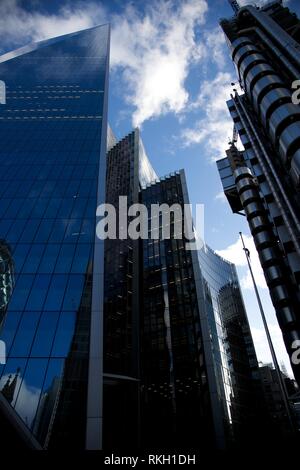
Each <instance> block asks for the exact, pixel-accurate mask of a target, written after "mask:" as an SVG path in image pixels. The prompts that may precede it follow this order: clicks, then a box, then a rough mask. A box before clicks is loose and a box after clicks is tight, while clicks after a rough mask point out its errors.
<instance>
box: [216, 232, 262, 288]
mask: <svg viewBox="0 0 300 470" xmlns="http://www.w3.org/2000/svg"><path fill="white" fill-rule="evenodd" d="M243 238H244V242H245V245H246V247H247V248H248V250H249V251H250V260H251V266H252V270H253V274H254V277H255V281H256V284H257V285H258V287H260V288H261V289H267V288H268V287H267V284H266V280H265V277H264V274H263V270H262V268H261V265H260V261H259V257H258V254H257V251H256V247H255V244H254V241H253V238H252V237H251V236H248V235H244V237H243ZM216 251H217V253H218V255H220V256H222V257H223V258H225V259H227V260H228V261H231V262H232V263H234V264H235V265H236V266H238V267H247V260H246V257H245V253H244V251H243V247H242V242H241V240H240V238H238V239H237V241H236V242H235V243H233V244H232V245H230V246H228V247H227V248H225V249H224V250H216ZM241 286H242V288H244V289H253V284H252V280H251V275H250V272H249V270H248V268H247V271H246V273H245V274H244V276H243V277H242V278H241Z"/></svg>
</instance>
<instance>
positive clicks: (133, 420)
mask: <svg viewBox="0 0 300 470" xmlns="http://www.w3.org/2000/svg"><path fill="white" fill-rule="evenodd" d="M109 36H110V32H109V26H107V25H104V26H99V27H95V28H92V29H89V30H85V31H81V32H77V33H73V34H69V35H66V36H62V37H59V38H54V39H51V40H48V41H43V42H41V43H38V44H35V45H32V46H28V47H26V48H23V49H21V50H18V51H15V52H13V53H10V54H6V55H5V56H2V57H1V58H0V79H2V80H4V81H5V84H6V105H4V106H2V107H1V108H0V113H1V114H0V138H1V146H0V166H1V168H0V178H1V185H0V325H1V326H0V328H1V330H0V340H1V341H4V342H5V343H6V346H7V362H6V364H3V365H1V366H0V422H1V424H2V426H1V428H0V429H1V439H2V444H3V443H5V442H7V441H10V442H8V443H16V442H17V441H18V442H19V441H22V442H23V445H27V446H29V447H31V448H36V449H49V450H55V449H61V448H62V449H68V448H69V449H76V450H80V449H101V448H103V447H104V448H105V449H122V448H126V449H128V448H138V447H140V448H141V447H142V448H145V447H150V446H152V447H156V448H164V447H174V446H177V447H185V448H187V447H193V448H195V449H198V448H199V449H206V448H207V447H210V448H211V447H212V448H217V447H219V448H224V447H226V446H229V445H233V444H236V443H238V442H239V441H240V440H242V439H243V436H244V435H246V433H244V430H245V428H246V427H248V430H252V425H253V416H254V415H255V417H256V419H257V420H256V425H257V426H259V423H260V416H259V414H258V413H257V403H258V402H259V398H258V395H259V392H258V391H257V389H256V376H255V372H256V367H257V362H256V357H255V352H254V348H253V343H252V339H251V334H250V330H249V326H248V323H247V318H246V313H245V310H244V306H243V302H242V298H241V293H240V290H239V285H238V281H237V277H236V272H235V268H234V267H233V266H232V265H231V264H229V263H227V262H226V261H224V260H222V259H221V258H220V257H218V256H217V255H216V254H215V253H214V252H213V251H212V250H210V249H209V248H208V247H204V248H203V250H202V251H201V252H199V253H198V252H197V251H194V250H189V249H188V246H187V243H186V240H185V239H184V238H183V239H176V238H175V237H174V230H173V229H174V224H175V223H176V222H177V220H176V217H174V216H173V215H171V219H170V227H171V234H170V237H169V238H163V237H161V236H160V237H158V239H156V238H154V237H152V232H150V233H149V234H148V235H149V237H148V238H147V239H131V238H128V237H127V229H128V224H129V223H130V221H131V220H132V218H133V217H131V216H130V215H129V216H128V219H127V220H125V222H124V221H123V222H122V221H121V222H120V223H119V225H118V226H117V238H116V239H109V238H108V239H106V240H100V239H99V238H98V237H97V236H96V209H97V207H98V206H99V205H100V204H101V203H104V202H106V203H109V204H112V205H113V207H114V208H115V209H116V210H117V211H118V210H119V209H121V214H123V215H124V214H125V213H127V211H128V209H129V207H131V206H132V204H136V203H143V204H144V205H145V206H146V207H147V208H148V209H150V208H151V205H152V204H167V205H169V206H172V205H173V204H179V205H180V206H181V207H183V205H184V204H188V202H189V201H188V191H187V185H186V181H185V175H184V172H183V171H180V172H176V173H174V174H172V175H170V176H168V177H166V178H160V179H159V178H158V177H157V175H156V173H155V171H154V170H153V168H152V166H151V164H150V162H149V160H148V157H147V155H146V152H145V149H144V146H143V143H142V140H141V138H140V134H139V130H138V129H136V130H134V131H133V132H132V133H130V134H129V135H128V136H126V137H124V139H122V140H120V141H119V142H116V139H115V137H114V135H113V133H112V131H111V129H110V128H109V126H108V125H107V87H108V61H109ZM120 197H122V198H123V199H119V198H120ZM124 197H127V200H126V201H125V202H124ZM150 213H151V211H150ZM183 216H184V214H183V215H182V216H181V217H182V218H181V219H180V221H179V222H180V223H182V224H183V222H184V217H183ZM151 218H152V213H151V216H150V218H149V219H148V221H149V220H151ZM160 220H161V219H159V221H160ZM124 230H125V232H126V234H125V237H124V236H123V235H122V233H123V231H124ZM13 434H15V436H17V437H14V438H13V442H12V438H11V435H13Z"/></svg>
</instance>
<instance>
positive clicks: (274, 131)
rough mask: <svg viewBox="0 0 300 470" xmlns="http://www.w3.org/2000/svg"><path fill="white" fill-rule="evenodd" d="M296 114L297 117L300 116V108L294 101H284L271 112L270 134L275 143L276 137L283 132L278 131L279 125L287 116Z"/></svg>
mask: <svg viewBox="0 0 300 470" xmlns="http://www.w3.org/2000/svg"><path fill="white" fill-rule="evenodd" d="M293 116H294V118H295V119H297V118H298V120H299V117H300V108H299V107H298V106H295V105H294V104H292V103H284V104H283V105H281V106H279V108H277V109H276V110H275V111H274V113H272V114H271V117H270V121H269V122H270V124H269V129H270V136H271V139H272V141H273V143H275V141H276V138H277V137H280V134H281V133H282V132H283V130H284V129H283V130H282V131H281V132H279V131H278V126H280V124H281V123H282V122H283V121H284V120H285V119H287V118H289V117H290V118H291V120H292V117H293Z"/></svg>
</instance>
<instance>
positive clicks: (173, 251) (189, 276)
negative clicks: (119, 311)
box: [141, 170, 266, 449]
mask: <svg viewBox="0 0 300 470" xmlns="http://www.w3.org/2000/svg"><path fill="white" fill-rule="evenodd" d="M141 201H142V202H143V203H144V204H145V205H146V206H147V207H148V210H149V211H150V208H151V204H163V203H165V204H168V206H172V205H173V204H179V205H181V206H182V207H183V205H184V204H188V203H189V199H188V191H187V185H186V180H185V175H184V171H183V170H181V171H180V172H177V173H175V174H172V175H170V176H167V177H165V178H161V179H160V180H158V181H154V182H152V184H150V185H149V184H148V185H147V186H146V188H144V189H142V191H141ZM183 222H184V221H183V220H182V223H183ZM175 223H176V214H175V213H174V215H173V216H172V214H171V219H170V226H171V236H170V239H163V238H162V237H161V236H160V237H159V239H155V238H154V237H152V236H151V233H152V232H151V227H150V228H149V230H150V232H149V237H148V239H146V240H143V256H142V263H143V268H142V269H143V281H142V286H141V292H142V307H141V312H142V319H141V331H142V336H141V382H142V430H143V432H144V439H145V442H146V443H147V444H148V445H149V446H151V445H152V446H154V447H155V446H159V445H160V444H162V443H163V445H165V446H171V447H172V446H174V445H175V446H182V447H192V448H197V447H199V448H202V449H204V448H207V447H210V448H211V447H218V448H228V447H230V446H236V445H239V444H240V445H245V443H246V442H247V440H248V439H249V438H251V439H253V435H254V434H255V435H256V438H258V435H259V432H260V431H259V426H261V429H263V427H264V426H265V425H266V422H265V418H264V414H263V413H262V393H261V389H260V384H259V378H258V364H257V359H256V353H255V349H254V345H253V340H252V336H251V332H250V327H249V324H248V319H247V315H246V311H245V307H244V304H243V300H242V295H241V291H240V287H239V283H238V278H237V274H236V269H235V266H234V265H232V264H231V263H229V262H227V261H225V260H224V259H222V258H221V257H219V256H218V255H217V254H216V253H214V251H213V250H211V249H210V248H209V247H208V246H206V245H204V246H203V247H202V249H200V250H198V251H195V250H189V249H188V248H187V243H186V240H185V239H184V238H183V239H176V238H175V237H174V227H175ZM161 229H162V218H160V230H161Z"/></svg>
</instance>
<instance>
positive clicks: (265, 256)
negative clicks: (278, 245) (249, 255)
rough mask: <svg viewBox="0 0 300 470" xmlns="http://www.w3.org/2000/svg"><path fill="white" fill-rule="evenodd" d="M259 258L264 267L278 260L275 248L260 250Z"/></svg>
mask: <svg viewBox="0 0 300 470" xmlns="http://www.w3.org/2000/svg"><path fill="white" fill-rule="evenodd" d="M259 259H260V262H261V264H262V266H263V267H265V266H266V265H270V264H274V262H276V261H277V260H278V257H277V254H276V252H275V250H274V248H264V249H263V250H260V251H259Z"/></svg>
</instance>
